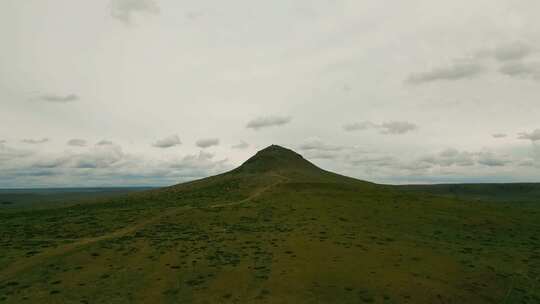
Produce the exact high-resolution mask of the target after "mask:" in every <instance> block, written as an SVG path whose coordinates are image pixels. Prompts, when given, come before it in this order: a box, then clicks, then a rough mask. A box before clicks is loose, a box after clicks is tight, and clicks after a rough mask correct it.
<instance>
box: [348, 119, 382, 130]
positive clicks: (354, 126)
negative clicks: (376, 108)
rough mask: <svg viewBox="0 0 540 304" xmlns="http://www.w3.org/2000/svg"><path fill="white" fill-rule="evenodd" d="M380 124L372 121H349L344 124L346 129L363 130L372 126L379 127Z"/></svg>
mask: <svg viewBox="0 0 540 304" xmlns="http://www.w3.org/2000/svg"><path fill="white" fill-rule="evenodd" d="M377 127H378V125H377V124H374V123H372V122H370V121H363V122H355V123H349V124H346V125H344V126H343V129H344V130H345V131H363V130H367V129H371V128H377Z"/></svg>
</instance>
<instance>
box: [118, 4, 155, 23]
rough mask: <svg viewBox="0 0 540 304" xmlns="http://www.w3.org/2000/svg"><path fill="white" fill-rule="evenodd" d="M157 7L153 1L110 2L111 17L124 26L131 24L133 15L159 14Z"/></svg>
mask: <svg viewBox="0 0 540 304" xmlns="http://www.w3.org/2000/svg"><path fill="white" fill-rule="evenodd" d="M159 12H160V9H159V6H158V5H157V4H156V2H155V1H153V0H112V1H111V16H112V17H113V18H116V19H118V20H120V21H122V22H123V23H124V24H126V25H130V24H132V23H133V14H149V15H157V14H159Z"/></svg>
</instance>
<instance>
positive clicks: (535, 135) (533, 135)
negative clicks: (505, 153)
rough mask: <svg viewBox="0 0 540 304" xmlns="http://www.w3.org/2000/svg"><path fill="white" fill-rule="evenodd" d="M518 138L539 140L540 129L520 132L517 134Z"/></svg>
mask: <svg viewBox="0 0 540 304" xmlns="http://www.w3.org/2000/svg"><path fill="white" fill-rule="evenodd" d="M518 138H519V139H528V140H530V141H538V140H540V129H536V130H534V131H532V132H522V133H519V135H518Z"/></svg>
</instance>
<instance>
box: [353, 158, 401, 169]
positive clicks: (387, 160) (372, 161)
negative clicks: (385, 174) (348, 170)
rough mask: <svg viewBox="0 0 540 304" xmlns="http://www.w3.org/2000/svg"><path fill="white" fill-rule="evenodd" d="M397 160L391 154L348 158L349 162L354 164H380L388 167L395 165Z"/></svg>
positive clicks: (379, 165)
mask: <svg viewBox="0 0 540 304" xmlns="http://www.w3.org/2000/svg"><path fill="white" fill-rule="evenodd" d="M396 162H397V160H396V159H395V158H393V157H391V156H375V157H363V158H352V159H349V160H348V163H349V164H351V165H353V166H360V165H364V166H366V165H367V166H378V167H388V166H392V165H395V164H396Z"/></svg>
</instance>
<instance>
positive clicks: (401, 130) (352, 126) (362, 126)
mask: <svg viewBox="0 0 540 304" xmlns="http://www.w3.org/2000/svg"><path fill="white" fill-rule="evenodd" d="M343 129H344V130H345V131H348V132H351V131H364V130H369V129H377V130H379V132H380V133H381V134H393V135H400V134H405V133H407V132H410V131H414V130H416V129H418V126H417V125H415V124H413V123H410V122H407V121H388V122H384V123H382V124H376V123H373V122H370V121H364V122H357V123H349V124H346V125H344V126H343Z"/></svg>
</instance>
